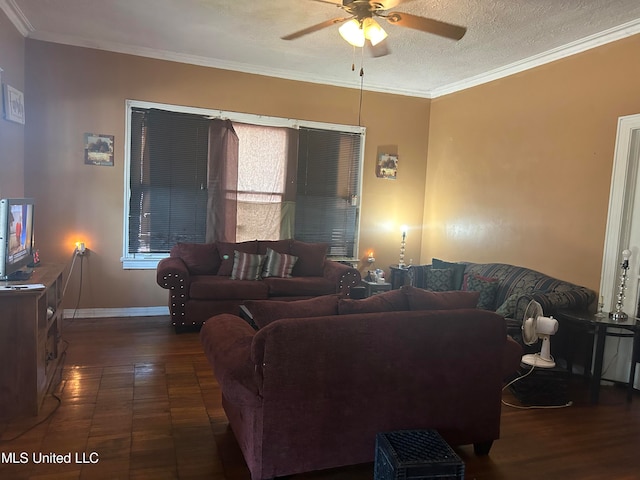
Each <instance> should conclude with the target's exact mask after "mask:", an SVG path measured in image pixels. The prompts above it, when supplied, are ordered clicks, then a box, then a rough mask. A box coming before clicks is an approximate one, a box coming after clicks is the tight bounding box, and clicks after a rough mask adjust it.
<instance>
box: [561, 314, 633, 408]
mask: <svg viewBox="0 0 640 480" xmlns="http://www.w3.org/2000/svg"><path fill="white" fill-rule="evenodd" d="M556 318H557V320H558V321H559V322H561V323H562V322H567V323H568V324H569V326H570V328H574V329H578V330H581V331H583V332H584V333H586V334H588V335H595V336H596V346H595V351H593V350H592V351H591V355H592V356H593V375H592V376H591V382H590V386H589V390H590V399H591V403H598V398H599V395H600V380H601V379H602V360H603V357H604V340H605V338H606V337H623V338H633V350H632V352H631V367H630V369H629V379H628V381H627V401H629V402H630V401H631V399H632V395H633V381H634V379H635V374H636V363H638V362H639V361H640V319H638V318H635V317H629V318H628V319H627V320H624V321H620V320H618V321H615V320H613V319H611V318H609V314H608V313H603V314H601V315H598V314H594V313H589V312H574V311H567V310H560V311H559V312H557V314H556ZM610 329H622V330H627V331H628V332H630V333H624V332H613V331H610ZM591 348H593V346H592V347H591ZM587 367H588V366H587V365H585V369H586V368H587Z"/></svg>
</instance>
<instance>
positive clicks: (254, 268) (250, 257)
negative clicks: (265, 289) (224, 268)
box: [231, 250, 265, 280]
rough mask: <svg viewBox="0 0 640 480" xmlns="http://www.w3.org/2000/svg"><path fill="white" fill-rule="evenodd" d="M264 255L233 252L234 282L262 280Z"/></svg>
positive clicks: (232, 271) (232, 277)
mask: <svg viewBox="0 0 640 480" xmlns="http://www.w3.org/2000/svg"><path fill="white" fill-rule="evenodd" d="M264 258H265V256H264V255H258V254H257V253H245V252H239V251H237V250H235V251H234V252H233V269H232V270H231V279H232V280H260V272H262V263H263V262H264Z"/></svg>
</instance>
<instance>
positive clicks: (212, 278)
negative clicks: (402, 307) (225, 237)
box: [156, 239, 360, 330]
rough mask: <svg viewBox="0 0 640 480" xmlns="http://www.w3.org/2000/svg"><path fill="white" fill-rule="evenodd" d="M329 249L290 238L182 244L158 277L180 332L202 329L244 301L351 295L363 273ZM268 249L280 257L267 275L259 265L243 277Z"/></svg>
mask: <svg viewBox="0 0 640 480" xmlns="http://www.w3.org/2000/svg"><path fill="white" fill-rule="evenodd" d="M270 250H271V251H272V252H270ZM274 252H275V253H274ZM326 252H327V244H326V243H308V242H300V241H297V240H292V239H286V240H253V241H248V242H240V243H225V242H215V243H207V244H199V243H178V244H176V245H175V246H174V247H173V248H172V249H171V252H170V254H169V255H170V256H169V257H168V258H165V259H163V260H161V261H160V262H159V263H158V267H157V269H156V281H157V283H158V285H160V286H161V287H162V288H166V289H168V290H169V313H170V316H171V323H172V325H173V326H174V327H175V328H176V330H180V329H182V328H184V327H199V326H201V325H202V324H203V323H204V322H205V320H207V319H208V318H210V317H212V316H214V315H217V314H219V313H237V312H238V309H239V306H240V305H241V304H242V303H243V302H244V301H245V300H251V299H253V300H256V299H278V300H296V299H304V298H311V297H316V296H319V295H331V294H341V295H344V296H348V294H349V290H350V288H351V287H353V286H356V285H358V284H359V283H360V272H359V271H358V270H357V269H355V268H352V267H350V266H348V265H343V264H341V263H338V262H334V261H331V260H329V259H327V257H326ZM268 253H269V255H271V254H274V255H275V256H276V257H277V258H275V259H274V261H272V262H271V264H272V265H273V266H274V267H275V270H274V271H273V272H272V273H271V274H270V275H269V276H265V277H263V276H262V274H261V273H262V272H261V269H260V270H259V275H258V276H257V277H252V278H251V279H246V278H242V275H239V273H243V268H244V267H247V265H249V264H250V263H251V261H253V260H255V259H256V258H257V257H255V256H256V255H259V256H260V261H262V262H264V257H265V256H266V255H267V254H268ZM288 261H290V262H291V264H292V265H293V267H292V270H291V271H290V274H287V272H284V270H286V267H287V262H288ZM244 272H245V273H246V270H244ZM234 274H235V275H234ZM234 277H235V278H234Z"/></svg>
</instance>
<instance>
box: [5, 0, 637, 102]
mask: <svg viewBox="0 0 640 480" xmlns="http://www.w3.org/2000/svg"><path fill="white" fill-rule="evenodd" d="M391 1H393V0H391ZM397 2H398V0H395V1H394V2H393V3H397ZM0 7H1V8H2V9H3V10H4V11H5V13H6V14H7V15H8V16H9V18H10V19H11V20H12V22H13V23H14V25H16V27H17V28H18V29H19V30H20V31H21V32H22V34H23V35H25V36H26V37H29V38H34V39H39V40H46V41H51V42H58V43H64V44H70V45H78V46H85V47H92V48H99V49H103V50H111V51H116V52H123V53H131V54H135V55H143V56H148V57H154V58H162V59H168V60H175V61H180V62H186V63H194V64H198V65H207V66H213V67H218V68H224V69H230V70H238V71H243V72H250V73H260V74H264V75H270V76H276V77H283V78H290V79H295V80H305V81H312V82H317V83H325V84H332V85H339V86H347V87H354V88H359V87H360V77H359V75H358V72H359V69H360V66H361V65H362V66H363V67H364V72H365V74H364V78H363V84H364V85H363V86H364V88H365V89H368V90H377V91H388V92H392V93H402V94H407V95H414V96H422V97H436V96H439V95H442V94H445V93H449V92H452V91H456V90H460V89H463V88H467V87H469V86H472V85H476V84H479V83H482V82H485V81H489V80H492V79H495V78H499V77H501V76H505V75H508V74H511V73H515V72H517V71H521V70H524V69H526V68H530V67H532V66H536V65H539V64H541V63H545V62H548V61H551V60H555V59H557V58H562V57H564V56H567V55H570V54H574V53H577V52H580V51H583V50H585V49H588V48H592V47H594V46H597V45H600V44H603V43H606V42H609V41H613V40H617V39H619V38H624V37H626V36H629V35H634V34H636V33H639V32H640V1H638V0H615V1H608V0H411V1H405V2H403V3H401V4H400V5H398V6H397V7H395V8H393V9H392V10H397V11H400V12H406V13H411V14H414V15H421V16H425V17H430V18H435V19H437V20H441V21H445V22H449V23H454V24H458V25H464V26H466V27H467V29H468V30H467V33H466V35H465V36H464V38H463V39H462V40H460V41H458V42H456V41H453V40H448V39H445V38H441V37H438V36H435V35H431V34H426V33H423V32H418V31H415V30H410V29H407V28H402V27H399V26H397V25H391V24H389V23H386V22H385V21H380V23H381V24H382V26H383V27H384V28H385V29H386V30H387V32H388V33H389V38H388V43H389V47H390V49H391V54H390V55H387V56H384V57H378V58H374V57H371V56H367V55H361V52H360V50H358V51H356V52H355V53H354V50H353V48H352V47H350V46H349V45H348V44H347V43H346V42H345V41H344V40H342V38H341V37H340V36H339V34H338V26H337V25H334V26H331V27H328V28H326V29H324V30H321V31H318V32H314V33H312V34H310V35H307V36H305V37H302V38H299V39H297V40H292V41H285V40H282V39H281V38H280V37H282V36H283V35H286V34H288V33H291V32H294V31H297V30H300V29H302V28H305V27H308V26H310V25H313V24H316V23H320V22H323V21H325V20H328V19H330V18H334V17H340V16H342V14H343V13H344V12H343V11H342V10H341V9H339V8H337V6H336V5H331V4H329V3H322V2H319V1H312V0H271V1H265V0H0ZM354 61H355V64H356V69H355V71H352V69H351V65H352V63H353V62H354ZM634 61H637V59H635V60H634Z"/></svg>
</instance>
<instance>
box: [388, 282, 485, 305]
mask: <svg viewBox="0 0 640 480" xmlns="http://www.w3.org/2000/svg"><path fill="white" fill-rule="evenodd" d="M400 290H402V291H403V292H404V294H405V295H406V296H407V300H408V301H409V310H457V309H460V308H476V307H477V305H478V299H479V298H480V292H471V291H464V290H459V291H451V292H430V291H428V290H423V289H421V288H416V287H412V286H410V285H403V286H402V287H401V288H400Z"/></svg>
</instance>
